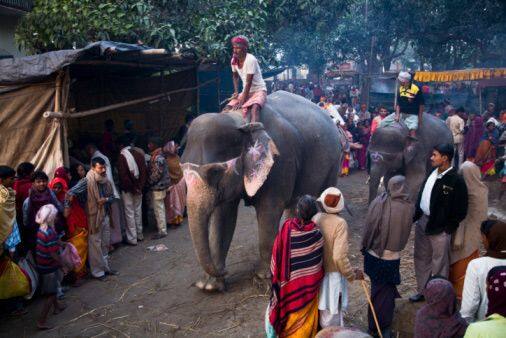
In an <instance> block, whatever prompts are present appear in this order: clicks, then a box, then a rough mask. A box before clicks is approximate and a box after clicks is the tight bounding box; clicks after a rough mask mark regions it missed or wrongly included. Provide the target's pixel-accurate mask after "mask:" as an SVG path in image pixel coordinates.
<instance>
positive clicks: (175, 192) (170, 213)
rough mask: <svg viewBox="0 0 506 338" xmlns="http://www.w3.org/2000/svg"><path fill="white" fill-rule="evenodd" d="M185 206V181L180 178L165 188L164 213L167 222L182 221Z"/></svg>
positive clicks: (177, 223) (177, 222) (178, 222)
mask: <svg viewBox="0 0 506 338" xmlns="http://www.w3.org/2000/svg"><path fill="white" fill-rule="evenodd" d="M185 207H186V181H185V180H184V178H182V179H181V180H180V181H179V182H178V183H177V184H173V185H171V186H170V187H169V189H168V190H167V196H166V197H165V215H166V218H167V223H169V224H174V225H179V224H181V223H183V215H184V209H185Z"/></svg>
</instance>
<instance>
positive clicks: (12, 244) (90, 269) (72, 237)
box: [0, 120, 186, 329]
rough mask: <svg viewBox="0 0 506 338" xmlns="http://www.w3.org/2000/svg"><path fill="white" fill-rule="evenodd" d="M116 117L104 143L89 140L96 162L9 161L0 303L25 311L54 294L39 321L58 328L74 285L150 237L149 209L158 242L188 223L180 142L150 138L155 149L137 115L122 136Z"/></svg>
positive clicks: (0, 218) (1, 174) (0, 192)
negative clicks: (143, 137) (56, 318)
mask: <svg viewBox="0 0 506 338" xmlns="http://www.w3.org/2000/svg"><path fill="white" fill-rule="evenodd" d="M111 122H112V121H110V120H108V121H107V122H106V123H105V132H104V134H103V135H102V138H101V141H98V142H96V143H94V142H88V143H87V144H86V145H85V146H84V148H83V150H84V153H83V154H82V157H81V159H82V160H83V161H84V162H85V163H86V164H85V163H83V162H80V161H79V160H78V159H76V158H73V157H72V162H73V165H72V166H71V167H70V168H66V167H60V168H58V169H56V171H55V172H54V173H45V172H43V171H41V170H36V169H35V167H34V165H33V164H32V163H29V162H23V163H20V164H19V165H18V166H17V168H16V170H14V168H11V167H8V166H0V244H1V245H0V289H2V292H0V295H1V297H0V299H1V301H0V302H1V303H0V305H2V312H8V313H10V314H11V315H22V314H25V313H26V312H27V311H26V309H25V303H26V299H31V298H32V297H33V296H34V295H35V294H37V295H40V296H42V297H44V298H45V300H44V306H43V307H42V310H41V313H40V315H39V317H38V320H37V327H38V328H39V329H48V328H50V327H51V326H50V325H49V323H48V315H49V312H50V310H51V308H54V313H58V312H60V311H62V310H63V309H64V308H65V305H64V303H63V302H62V299H63V298H64V293H65V291H66V290H67V289H68V287H69V286H80V285H81V284H82V283H83V282H84V280H85V279H86V278H94V279H98V280H104V279H106V278H107V276H109V275H117V274H118V272H117V271H116V270H114V269H113V267H112V266H111V265H110V261H109V257H110V255H111V253H112V252H113V251H114V250H115V249H116V248H117V247H118V246H119V245H121V244H124V245H130V246H135V245H137V243H138V242H140V241H143V240H144V234H145V232H146V227H147V225H148V224H149V223H150V222H149V219H150V218H149V217H148V216H149V215H153V217H151V219H154V222H151V223H156V229H157V232H156V234H155V235H154V236H153V237H152V239H153V240H156V239H160V238H163V237H165V236H167V232H168V229H171V228H176V227H178V226H179V225H180V224H181V223H182V222H183V218H184V215H185V207H186V184H185V181H184V179H183V173H182V169H181V165H180V161H179V155H178V148H179V147H178V144H176V143H175V142H174V141H170V142H168V143H166V144H163V143H162V141H161V139H160V138H159V137H150V138H149V139H148V141H147V149H146V151H145V150H144V149H141V148H139V147H137V146H136V144H135V142H136V138H135V134H134V133H133V132H132V126H131V123H130V122H128V121H126V123H125V125H126V126H129V125H130V128H126V129H125V130H126V131H125V133H124V134H121V135H119V136H118V135H115V134H114V133H113V132H112V131H113V127H112V126H113V124H112V123H111ZM105 154H107V155H105ZM49 176H51V177H52V179H50V178H49ZM63 272H65V274H63Z"/></svg>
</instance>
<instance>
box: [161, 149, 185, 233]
mask: <svg viewBox="0 0 506 338" xmlns="http://www.w3.org/2000/svg"><path fill="white" fill-rule="evenodd" d="M178 148H179V147H178V146H177V145H176V143H175V142H174V141H170V142H168V143H167V144H166V145H165V147H163V154H164V155H165V160H166V162H167V166H168V167H169V176H170V181H171V185H170V187H169V189H168V190H167V196H166V197H165V213H166V219H167V223H168V225H170V226H171V227H177V226H179V225H181V223H183V218H184V210H185V208H186V182H185V180H184V179H183V170H182V169H181V163H180V161H179V155H178Z"/></svg>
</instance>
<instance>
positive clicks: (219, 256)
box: [197, 200, 239, 291]
mask: <svg viewBox="0 0 506 338" xmlns="http://www.w3.org/2000/svg"><path fill="white" fill-rule="evenodd" d="M238 206H239V200H237V201H232V202H229V203H224V204H222V205H220V206H218V207H217V208H216V209H215V210H214V212H213V214H212V216H211V220H210V229H209V230H210V231H209V247H210V250H211V259H212V260H213V262H214V265H215V266H216V267H217V268H218V269H219V270H225V261H226V259H227V254H228V249H229V248H230V243H231V242H232V238H233V237H234V230H235V225H236V221H237V210H238ZM197 286H198V287H199V288H201V289H203V290H205V291H225V278H224V277H212V276H207V279H205V280H204V281H202V282H201V283H198V285H197Z"/></svg>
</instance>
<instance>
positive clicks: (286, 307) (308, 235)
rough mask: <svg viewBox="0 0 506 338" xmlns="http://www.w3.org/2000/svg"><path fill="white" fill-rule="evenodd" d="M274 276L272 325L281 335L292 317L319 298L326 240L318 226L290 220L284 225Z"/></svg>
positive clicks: (276, 248) (273, 262) (277, 245)
mask: <svg viewBox="0 0 506 338" xmlns="http://www.w3.org/2000/svg"><path fill="white" fill-rule="evenodd" d="M271 273H272V290H271V301H270V305H269V322H270V323H271V325H272V326H273V327H274V329H275V330H276V333H277V334H278V335H280V334H281V333H282V332H284V331H285V329H287V328H286V324H287V321H288V317H289V315H290V314H292V313H295V312H297V311H298V310H301V309H303V308H304V307H306V306H310V305H311V304H312V301H314V300H315V299H316V297H317V296H318V291H319V289H320V284H321V281H322V279H323V275H324V272H323V236H322V234H321V232H320V230H319V229H318V227H317V226H316V224H315V223H313V222H310V223H308V224H305V225H303V224H300V221H299V220H297V219H288V220H287V221H286V222H285V223H284V224H283V227H282V228H281V231H280V232H279V233H278V235H277V236H276V239H275V240H274V246H273V248H272V259H271ZM316 314H317V313H316ZM290 329H293V328H290Z"/></svg>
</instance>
